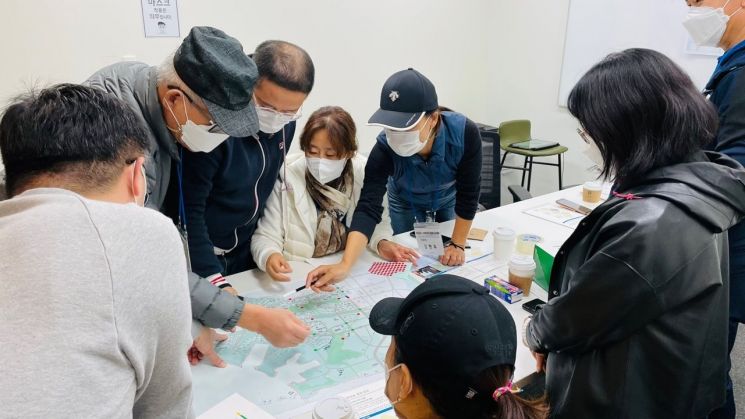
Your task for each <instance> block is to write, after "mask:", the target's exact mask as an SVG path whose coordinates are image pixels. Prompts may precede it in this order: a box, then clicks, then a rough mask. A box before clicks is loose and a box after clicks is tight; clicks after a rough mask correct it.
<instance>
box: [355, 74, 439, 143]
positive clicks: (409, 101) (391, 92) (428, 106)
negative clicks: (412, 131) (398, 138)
mask: <svg viewBox="0 0 745 419" xmlns="http://www.w3.org/2000/svg"><path fill="white" fill-rule="evenodd" d="M438 106H439V105H438V104H437V92H436V91H435V85H434V84H432V82H431V81H429V79H428V78H426V77H424V74H422V73H420V72H418V71H416V70H414V69H413V68H409V69H406V70H402V71H399V72H398V73H396V74H394V75H392V76H391V77H389V78H388V80H386V82H385V84H384V85H383V90H381V92H380V109H378V110H377V111H376V112H375V113H374V114H373V116H372V117H370V120H369V121H367V123H368V124H369V125H379V126H381V127H383V128H389V129H392V130H396V131H403V130H406V129H409V128H411V127H412V126H414V125H415V124H416V123H418V122H419V120H420V119H422V116H424V114H425V113H426V112H431V111H434V110H436V109H437V107H438Z"/></svg>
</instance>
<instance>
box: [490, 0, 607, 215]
mask: <svg viewBox="0 0 745 419" xmlns="http://www.w3.org/2000/svg"><path fill="white" fill-rule="evenodd" d="M489 7H490V10H489V11H488V12H487V14H489V15H490V16H492V21H493V23H492V25H491V26H492V28H493V30H492V34H491V35H490V37H489V49H490V50H491V51H494V52H495V53H494V54H492V55H491V56H490V57H489V69H490V77H489V91H490V95H489V97H488V98H487V99H488V101H489V102H488V105H487V108H488V109H489V115H488V116H487V119H488V120H491V121H497V122H498V121H506V120H511V119H530V120H531V122H532V135H533V137H534V138H542V139H551V140H555V141H558V142H560V143H561V144H562V145H565V146H567V147H569V151H568V152H567V153H566V154H565V163H566V168H565V170H564V184H565V185H570V184H578V183H582V182H584V181H586V180H588V179H590V178H591V177H592V175H591V174H590V173H589V172H588V171H587V170H586V169H587V168H588V167H590V166H592V164H593V163H592V162H590V160H589V159H587V158H586V157H585V156H584V155H583V154H582V152H581V151H582V150H583V149H584V145H585V144H584V142H583V141H582V140H581V139H580V138H579V136H578V135H577V133H576V129H577V127H578V124H577V122H576V121H575V120H574V118H573V117H572V116H571V115H570V114H569V112H568V111H567V110H566V108H563V107H559V106H558V93H559V85H560V82H561V66H562V60H563V54H564V38H565V35H566V23H567V13H568V11H569V0H554V1H540V2H538V1H535V2H534V1H507V0H505V1H501V2H496V3H490V6H489ZM546 160H547V161H550V162H552V163H555V161H556V158H554V157H552V158H548V159H546ZM507 162H508V163H507V164H511V165H522V159H521V158H519V157H518V156H514V155H512V156H509V157H508V159H507ZM520 176H521V172H519V171H515V170H505V171H504V172H503V174H502V184H503V185H510V184H518V185H519V184H520ZM556 177H557V169H556V168H554V167H550V166H534V171H533V184H532V188H531V191H532V192H533V194H534V195H539V194H543V193H548V192H552V191H555V190H557V189H558V181H557V179H556ZM502 201H503V203H504V202H505V200H504V199H503V200H502ZM506 202H510V201H509V199H508V200H507V201H506Z"/></svg>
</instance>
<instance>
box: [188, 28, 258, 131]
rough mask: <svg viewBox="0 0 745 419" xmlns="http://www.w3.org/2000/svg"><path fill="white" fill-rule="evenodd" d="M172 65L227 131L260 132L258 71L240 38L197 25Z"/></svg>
mask: <svg viewBox="0 0 745 419" xmlns="http://www.w3.org/2000/svg"><path fill="white" fill-rule="evenodd" d="M173 67H174V68H175V70H176V73H177V74H178V76H179V77H180V78H181V80H183V81H184V83H186V85H187V86H189V88H190V89H191V90H193V91H194V93H196V94H198V95H199V97H201V98H202V100H203V101H204V104H205V105H206V106H207V109H208V110H209V112H210V115H211V116H212V119H213V122H214V123H216V124H217V125H218V126H219V127H220V128H221V129H222V130H223V131H225V133H226V134H228V135H230V136H232V137H250V136H252V135H254V134H256V133H257V132H258V131H259V118H258V116H257V115H256V107H255V106H254V103H253V100H252V98H253V88H254V84H256V81H257V80H258V78H259V71H258V69H257V68H256V64H255V63H254V61H253V60H252V59H251V58H249V57H248V56H247V55H246V53H245V52H243V46H241V43H240V42H238V40H237V39H235V38H233V37H231V36H228V35H227V34H226V33H225V32H223V31H221V30H219V29H215V28H211V27H209V26H195V27H193V28H192V29H191V31H190V32H189V35H187V36H186V38H184V42H182V43H181V46H180V47H179V49H178V50H177V51H176V54H175V55H174V56H173Z"/></svg>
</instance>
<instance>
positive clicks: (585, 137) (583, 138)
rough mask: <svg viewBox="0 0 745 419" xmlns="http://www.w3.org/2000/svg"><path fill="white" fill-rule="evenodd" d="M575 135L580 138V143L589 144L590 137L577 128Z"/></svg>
mask: <svg viewBox="0 0 745 419" xmlns="http://www.w3.org/2000/svg"><path fill="white" fill-rule="evenodd" d="M577 134H579V136H580V137H581V138H582V141H584V142H585V143H587V144H590V136H589V135H587V133H586V132H585V131H584V130H583V129H582V128H577Z"/></svg>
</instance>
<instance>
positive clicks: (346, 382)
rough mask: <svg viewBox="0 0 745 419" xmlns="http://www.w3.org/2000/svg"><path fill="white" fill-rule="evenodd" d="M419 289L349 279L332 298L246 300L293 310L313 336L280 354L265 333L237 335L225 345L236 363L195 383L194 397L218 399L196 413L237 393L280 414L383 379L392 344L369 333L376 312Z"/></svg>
mask: <svg viewBox="0 0 745 419" xmlns="http://www.w3.org/2000/svg"><path fill="white" fill-rule="evenodd" d="M418 284H419V281H418V280H417V279H415V277H414V276H413V275H411V274H410V273H407V272H403V273H398V274H396V275H394V276H391V277H385V276H380V275H371V274H366V275H358V276H354V277H351V278H348V279H347V280H346V281H344V282H342V283H340V284H339V285H338V286H337V291H335V292H333V293H323V294H314V293H312V292H310V291H302V292H300V293H297V294H295V295H294V296H292V297H281V296H264V297H254V298H246V302H247V303H251V304H259V305H262V306H265V307H276V308H285V309H289V310H291V311H292V312H294V313H295V314H296V315H297V316H298V317H299V318H300V319H301V320H303V321H304V322H305V323H306V324H308V325H310V326H311V328H312V331H311V335H310V337H308V339H307V340H306V342H305V343H303V344H302V345H300V346H298V347H296V348H287V349H278V348H274V347H272V346H271V345H270V344H269V343H268V342H267V341H266V340H265V339H264V338H263V337H261V336H260V335H258V334H254V333H250V332H247V331H244V330H239V331H237V332H235V333H232V334H230V337H229V339H228V340H227V341H225V342H224V343H222V344H220V345H219V346H218V354H219V355H220V356H221V357H222V358H223V359H224V360H225V361H226V362H228V363H229V364H230V365H229V366H228V367H227V368H225V369H224V370H220V371H218V372H216V373H210V374H206V376H207V377H205V379H204V380H208V381H209V382H204V381H203V382H199V383H195V387H196V388H195V391H203V392H208V393H209V394H210V396H211V397H212V400H209V401H205V403H207V402H209V404H208V405H206V406H195V409H196V411H197V412H199V411H201V410H205V409H206V408H209V407H210V406H212V405H215V404H217V403H219V402H220V401H221V400H222V399H224V398H225V397H227V396H229V395H230V394H233V393H238V394H240V395H241V396H243V397H245V398H246V399H248V400H250V401H251V402H253V403H255V404H256V405H257V406H259V407H260V408H261V409H264V410H266V411H267V412H269V413H271V414H274V415H277V414H279V413H281V412H288V411H292V410H297V409H298V408H303V407H306V408H307V407H308V405H309V404H311V403H313V402H315V401H320V400H323V399H325V398H328V397H332V396H334V395H336V394H339V393H340V392H341V391H346V390H349V389H350V388H352V387H353V386H355V385H357V386H359V385H363V384H366V383H369V382H370V381H371V380H373V379H380V377H381V376H382V373H383V361H384V359H385V353H386V350H387V349H388V344H389V339H388V338H387V337H385V336H381V335H378V334H377V333H375V332H373V331H372V329H370V327H369V324H368V317H369V314H370V310H371V309H372V307H373V306H374V305H375V303H377V302H378V301H380V300H381V299H383V298H386V297H391V296H397V297H404V296H406V295H408V293H409V292H410V291H411V290H412V289H414V287H416V286H417V285H418ZM350 386H351V387H350ZM205 399H206V398H205Z"/></svg>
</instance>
